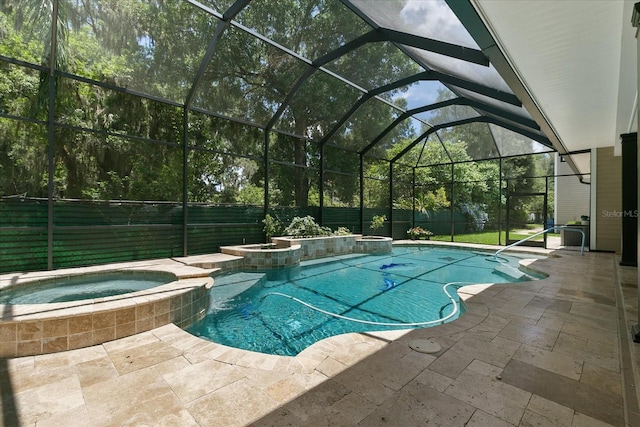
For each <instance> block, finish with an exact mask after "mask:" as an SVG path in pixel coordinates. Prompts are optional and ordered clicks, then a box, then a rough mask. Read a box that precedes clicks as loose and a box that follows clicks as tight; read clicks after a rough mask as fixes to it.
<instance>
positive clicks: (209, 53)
mask: <svg viewBox="0 0 640 427" xmlns="http://www.w3.org/2000/svg"><path fill="white" fill-rule="evenodd" d="M250 1H251V0H237V1H236V2H235V3H234V4H233V5H232V6H231V7H230V8H229V9H228V10H227V11H226V12H225V13H224V15H223V16H222V20H221V21H220V22H219V23H218V25H217V27H216V31H215V33H214V34H213V37H212V38H211V41H210V42H209V45H208V46H207V50H206V52H205V54H204V57H203V58H202V61H200V66H199V67H198V71H197V72H196V76H195V77H194V79H193V84H192V85H191V88H190V89H189V93H188V94H187V97H186V99H185V101H184V105H185V108H187V109H188V108H189V107H190V106H191V103H192V102H193V98H194V97H195V94H196V91H197V90H198V87H199V86H200V83H201V82H202V77H203V76H204V73H205V71H206V70H207V67H208V66H209V63H210V62H211V58H212V57H213V54H214V53H215V50H216V47H217V46H218V42H219V41H220V39H221V38H222V35H223V34H224V32H225V31H226V30H227V28H229V24H230V23H231V20H232V19H233V18H235V17H236V15H237V14H238V13H240V12H241V11H242V9H244V7H245V6H247V5H248V4H249V2H250Z"/></svg>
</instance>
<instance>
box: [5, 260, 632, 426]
mask: <svg viewBox="0 0 640 427" xmlns="http://www.w3.org/2000/svg"><path fill="white" fill-rule="evenodd" d="M552 255H556V256H554V257H550V258H547V259H541V260H536V261H534V262H533V263H532V264H531V267H532V268H534V269H536V270H539V271H543V272H545V273H547V274H549V275H550V276H549V277H548V278H546V279H543V280H539V281H534V282H526V283H518V284H500V285H491V286H486V285H478V286H472V287H467V288H463V289H461V290H460V291H459V292H463V294H462V295H461V296H462V297H463V298H464V299H465V303H466V305H467V312H466V313H465V314H464V316H462V317H461V318H460V319H458V320H456V321H454V322H452V323H449V324H446V325H442V326H438V327H434V328H429V329H421V330H411V331H395V332H385V333H374V334H347V335H342V336H339V337H333V338H330V339H328V340H325V341H322V342H320V343H317V344H315V345H314V346H312V347H310V348H308V349H307V350H305V351H303V352H302V353H301V354H299V355H298V356H296V357H284V356H271V355H265V354H259V353H252V352H247V351H243V350H238V349H234V348H230V347H225V346H222V345H218V344H215V343H211V342H208V341H205V340H202V339H200V338H197V337H194V336H192V335H190V334H188V333H186V332H184V331H183V330H181V329H179V328H178V327H176V326H174V325H166V326H163V327H161V328H158V329H155V330H152V331H148V332H145V333H141V334H138V335H134V336H131V337H127V338H123V339H120V340H116V341H111V342H107V343H105V344H102V345H98V346H93V347H88V348H83V349H78V350H73V351H67V352H62V353H55V354H49V355H40V356H31V357H23V358H15V359H0V378H1V380H0V388H1V390H2V419H1V420H0V421H1V423H2V425H4V426H35V425H37V426H38V427H45V426H56V427H60V426H83V427H87V426H124V425H136V426H141V425H149V426H225V427H228V426H244V425H255V426H285V425H290V426H356V425H360V426H383V425H384V426H413V425H441V426H448V427H451V426H483V427H484V426H580V427H585V426H586V427H589V426H607V425H613V426H625V425H627V426H638V425H640V415H639V414H638V395H637V393H636V389H635V384H636V381H635V379H634V378H637V372H636V371H637V370H638V368H640V363H639V361H640V356H639V353H640V351H639V350H638V345H639V344H634V343H633V342H630V333H629V332H628V331H629V325H630V324H634V323H636V322H637V307H636V301H637V300H636V295H637V294H636V292H637V289H636V288H635V287H634V285H635V283H636V279H635V274H636V269H634V268H629V267H624V268H623V267H619V266H618V260H617V258H616V256H615V255H614V254H608V253H594V252H591V253H586V254H585V255H584V256H580V254H579V253H577V252H575V251H555V252H553V253H552ZM620 331H622V333H621V332H620ZM424 338H428V339H431V340H432V341H435V342H437V343H438V344H440V346H441V347H442V349H441V350H440V351H439V352H438V353H435V354H426V353H421V352H417V351H414V350H412V349H411V348H410V347H409V343H410V342H411V341H412V340H415V339H424Z"/></svg>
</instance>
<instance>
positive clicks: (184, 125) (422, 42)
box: [0, 0, 559, 272]
mask: <svg viewBox="0 0 640 427" xmlns="http://www.w3.org/2000/svg"><path fill="white" fill-rule="evenodd" d="M491 44H492V40H491V37H490V34H489V32H488V31H487V30H486V29H484V27H483V26H482V23H481V21H480V18H479V17H478V16H477V14H475V11H474V9H473V7H472V5H471V4H470V3H469V2H468V1H467V0H456V1H453V0H452V1H444V0H442V1H439V0H434V1H408V0H407V1H373V0H369V1H367V0H351V1H347V0H342V1H338V0H278V1H275V0H254V1H249V0H238V1H235V2H234V1H232V0H226V1H225V0H220V1H213V0H201V1H199V2H198V1H194V0H131V1H120V0H47V1H42V0H13V1H12V0H0V196H1V199H0V215H1V223H0V258H1V259H2V263H0V271H3V272H6V271H20V270H36V269H47V268H48V269H52V268H60V267H65V266H76V265H87V264H98V263H105V262H113V261H124V260H135V259H145V258H158V257H170V256H185V255H193V254H203V253H212V252H217V251H218V249H219V247H220V246H221V245H228V244H242V243H258V242H263V241H264V240H265V234H264V231H263V223H262V220H263V218H264V217H265V214H267V213H269V214H270V215H272V216H274V217H277V218H278V219H280V220H281V221H283V222H286V221H287V220H290V219H291V218H292V217H294V216H305V215H312V216H313V217H314V218H315V219H316V221H317V222H318V223H320V224H322V225H325V226H328V227H331V228H332V229H336V228H337V227H347V228H349V229H350V230H351V231H353V232H354V233H362V234H373V232H374V230H372V229H371V228H370V226H369V224H370V222H371V220H372V218H373V216H374V215H385V216H386V218H387V221H386V222H385V223H384V227H383V228H382V229H380V230H376V231H375V233H376V234H381V235H386V236H391V237H393V238H396V239H400V238H407V230H408V228H410V227H412V226H421V227H423V228H427V229H429V230H431V231H432V232H433V233H434V238H439V239H443V240H454V241H474V239H476V238H477V236H478V235H479V234H482V233H489V232H491V233H493V234H492V235H491V236H492V237H490V243H495V244H504V243H505V237H506V236H505V235H504V234H503V233H504V232H506V231H508V230H509V229H512V228H514V227H513V226H514V224H518V225H524V224H525V223H527V222H539V223H544V222H545V221H546V220H547V218H549V216H550V212H551V209H552V197H553V191H552V188H553V181H554V179H557V177H554V176H553V159H554V154H552V153H553V152H555V151H556V150H558V149H559V147H557V146H554V144H553V143H552V141H550V139H549V138H548V137H547V136H545V134H544V133H543V132H542V131H541V129H540V127H539V126H538V124H537V123H536V121H535V120H534V119H533V118H532V116H531V115H530V114H529V112H528V111H527V109H525V108H524V107H523V104H522V100H520V99H518V97H516V96H515V95H514V92H513V91H512V90H511V89H510V86H509V84H507V82H506V81H505V80H504V79H503V77H501V75H500V74H499V73H498V72H497V71H496V68H494V65H493V64H492V62H491V61H493V58H491V61H490V58H489V55H487V54H486V47H487V46H489V45H491ZM529 196H531V197H529ZM474 236H475V237H474Z"/></svg>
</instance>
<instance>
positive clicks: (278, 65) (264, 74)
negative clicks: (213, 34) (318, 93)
mask: <svg viewBox="0 0 640 427" xmlns="http://www.w3.org/2000/svg"><path fill="white" fill-rule="evenodd" d="M306 66H307V65H306V64H305V63H304V62H302V61H300V60H299V59H297V58H295V57H293V56H291V55H290V54H289V53H287V52H285V51H282V50H280V49H278V48H276V47H274V46H272V45H270V44H268V43H266V42H264V41H262V40H260V39H258V38H256V37H254V36H252V35H251V34H249V33H247V32H245V31H242V30H239V29H237V28H235V27H229V28H228V29H227V30H226V32H225V34H224V35H223V37H222V39H221V40H220V41H219V42H218V44H217V45H216V49H215V51H214V54H213V57H212V59H211V61H210V62H209V64H208V66H207V69H206V71H205V73H204V76H203V78H202V81H201V83H200V85H199V87H198V90H197V91H196V95H195V98H194V106H195V107H198V108H201V109H203V110H206V111H210V112H212V113H215V114H220V115H223V116H226V117H231V118H234V119H240V120H245V121H248V122H250V123H254V124H257V125H261V126H264V125H265V124H266V123H267V122H268V121H269V120H270V119H271V118H272V117H273V115H274V114H275V112H276V111H277V109H278V108H279V107H280V104H281V103H282V102H283V100H284V99H285V97H286V96H287V94H288V93H289V92H290V91H291V89H292V87H293V85H294V83H295V82H296V80H297V79H298V77H299V76H300V75H301V74H302V72H303V71H304V69H305V68H306Z"/></svg>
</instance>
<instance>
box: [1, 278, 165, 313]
mask: <svg viewBox="0 0 640 427" xmlns="http://www.w3.org/2000/svg"><path fill="white" fill-rule="evenodd" d="M174 280H176V277H175V276H174V275H173V274H168V273H149V272H144V273H143V272H118V271H114V272H109V273H96V274H85V275H78V276H75V277H64V278H57V279H47V280H39V281H35V282H31V283H25V284H23V285H13V286H7V287H5V288H2V289H0V304H12V305H15V304H48V303H56V302H69V301H79V300H85V299H94V298H103V297H108V296H114V295H122V294H127V293H131V292H137V291H141V290H145V289H149V288H153V287H155V286H159V285H162V284H165V283H169V282H172V281H174Z"/></svg>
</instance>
